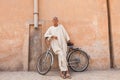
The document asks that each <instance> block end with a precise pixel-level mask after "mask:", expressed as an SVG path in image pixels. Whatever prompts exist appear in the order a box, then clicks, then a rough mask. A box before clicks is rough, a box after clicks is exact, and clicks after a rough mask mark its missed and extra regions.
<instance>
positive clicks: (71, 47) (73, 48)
mask: <svg viewBox="0 0 120 80" xmlns="http://www.w3.org/2000/svg"><path fill="white" fill-rule="evenodd" d="M79 49H80V48H76V47H74V46H68V51H67V56H66V59H67V62H68V58H69V56H70V54H71V53H72V52H74V50H79ZM48 54H51V56H52V63H51V66H52V65H53V63H54V56H53V52H52V51H51V47H49V48H48V50H47V53H46V58H47V55H48ZM68 66H69V65H68Z"/></svg>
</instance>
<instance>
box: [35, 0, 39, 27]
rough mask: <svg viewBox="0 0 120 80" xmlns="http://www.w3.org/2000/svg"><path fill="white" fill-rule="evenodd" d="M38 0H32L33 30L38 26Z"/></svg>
mask: <svg viewBox="0 0 120 80" xmlns="http://www.w3.org/2000/svg"><path fill="white" fill-rule="evenodd" d="M38 3H39V2H38V0H34V28H38V24H39V19H38V16H39V12H38Z"/></svg>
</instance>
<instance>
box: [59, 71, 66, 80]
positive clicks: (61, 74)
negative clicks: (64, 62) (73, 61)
mask: <svg viewBox="0 0 120 80" xmlns="http://www.w3.org/2000/svg"><path fill="white" fill-rule="evenodd" d="M60 77H62V78H63V79H65V78H66V77H65V74H64V72H63V71H62V72H60Z"/></svg>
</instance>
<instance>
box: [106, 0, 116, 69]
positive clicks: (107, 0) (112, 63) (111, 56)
mask: <svg viewBox="0 0 120 80" xmlns="http://www.w3.org/2000/svg"><path fill="white" fill-rule="evenodd" d="M106 3H107V15H108V34H109V51H110V67H111V68H114V55H113V41H112V29H111V28H112V27H111V14H110V2H109V0H106Z"/></svg>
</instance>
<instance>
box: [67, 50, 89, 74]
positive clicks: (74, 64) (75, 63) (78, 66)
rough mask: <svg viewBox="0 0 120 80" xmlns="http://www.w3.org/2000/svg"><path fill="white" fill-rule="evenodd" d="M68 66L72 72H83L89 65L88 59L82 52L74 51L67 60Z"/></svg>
mask: <svg viewBox="0 0 120 80" xmlns="http://www.w3.org/2000/svg"><path fill="white" fill-rule="evenodd" d="M68 64H69V66H70V68H71V69H72V70H73V71H75V72H83V71H85V70H86V69H87V67H88V65H89V57H88V55H87V54H86V52H84V51H82V50H74V51H73V52H72V53H71V54H70V56H69V58H68Z"/></svg>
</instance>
